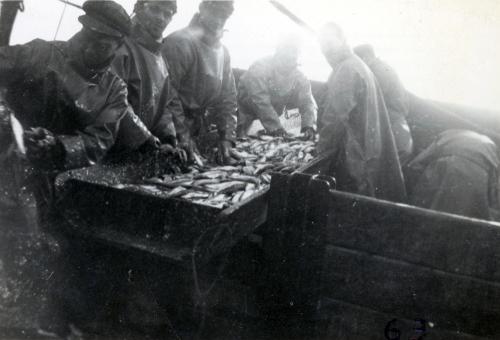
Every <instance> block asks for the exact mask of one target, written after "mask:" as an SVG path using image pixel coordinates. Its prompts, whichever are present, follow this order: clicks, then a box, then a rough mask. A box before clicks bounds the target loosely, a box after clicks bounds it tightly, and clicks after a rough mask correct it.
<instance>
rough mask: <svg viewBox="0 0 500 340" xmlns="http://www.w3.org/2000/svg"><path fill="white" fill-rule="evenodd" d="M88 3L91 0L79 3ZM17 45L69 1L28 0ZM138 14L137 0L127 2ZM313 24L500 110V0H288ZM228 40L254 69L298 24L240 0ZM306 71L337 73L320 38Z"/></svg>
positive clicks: (48, 32) (408, 74)
mask: <svg viewBox="0 0 500 340" xmlns="http://www.w3.org/2000/svg"><path fill="white" fill-rule="evenodd" d="M73 1H74V2H75V3H78V4H82V3H83V0H73ZM24 2H25V7H26V11H25V12H24V13H21V14H20V15H19V16H18V19H17V21H16V24H15V27H14V32H13V36H12V40H11V43H12V44H15V43H24V42H27V41H29V40H32V39H34V38H36V37H39V38H43V39H48V40H52V39H53V38H54V35H55V33H56V28H57V24H58V22H59V19H60V17H61V14H62V12H63V9H64V5H63V4H62V3H60V2H59V1H57V0H24ZM118 2H119V3H121V4H122V5H123V6H124V7H125V9H126V10H127V11H129V12H131V10H132V7H133V4H134V2H135V0H121V1H118ZM198 2H199V1H198V0H178V8H179V9H178V13H177V14H176V16H175V17H174V19H173V21H172V23H171V25H170V26H169V28H168V29H167V32H166V34H168V33H169V32H171V31H173V30H176V29H179V28H181V27H183V26H185V25H186V24H187V23H188V22H189V20H190V19H191V17H192V15H193V14H194V13H195V12H196V9H197V6H198ZM282 3H283V4H285V5H286V6H287V7H289V8H290V9H291V10H292V11H294V12H295V13H297V15H299V16H300V17H302V18H303V19H304V20H305V21H306V22H308V23H310V25H311V26H313V27H315V28H318V27H320V26H321V25H322V24H324V23H325V22H327V21H336V22H337V23H339V24H340V25H341V26H342V27H343V28H344V30H345V31H346V34H347V36H348V38H349V41H350V43H351V45H356V44H360V43H366V42H369V43H371V44H373V45H374V46H375V48H376V51H377V52H378V54H379V56H380V57H381V58H382V59H384V60H386V61H387V62H389V63H390V64H391V65H392V66H393V67H394V68H395V69H396V70H397V71H398V73H399V75H400V77H401V78H402V80H403V82H404V83H405V85H406V87H407V88H408V89H409V90H410V91H412V92H414V93H416V94H418V95H421V96H423V97H427V98H432V99H436V100H441V101H448V102H454V103H461V104H466V105H471V106H476V107H481V108H489V109H495V110H497V111H500V63H499V61H500V1H499V0H376V1H374V0H349V1H334V0H295V1H293V0H282ZM80 14H81V12H80V11H79V10H78V9H75V8H72V7H70V6H67V7H66V10H65V15H64V17H63V20H62V24H61V28H60V30H59V33H58V35H57V38H58V39H61V40H63V39H67V38H69V37H71V36H72V35H73V34H74V33H76V32H77V31H78V30H79V28H80V24H79V23H78V21H77V20H76V18H77V17H78V15H80ZM227 28H228V32H227V33H226V35H225V37H224V43H225V44H226V46H227V47H228V48H229V51H230V53H231V58H232V62H233V66H234V67H239V68H246V67H248V65H249V64H250V63H252V62H253V61H255V60H256V59H258V58H260V57H262V56H265V55H267V54H270V53H272V50H273V45H274V44H275V41H276V39H277V38H278V37H279V36H280V35H282V34H283V33H284V32H287V31H290V30H295V29H296V27H295V26H294V24H293V23H291V22H290V21H289V20H288V19H287V18H286V17H284V16H283V15H282V14H280V13H279V12H277V11H276V9H274V8H273V7H272V6H271V5H270V4H269V3H268V1H267V0H236V10H235V13H234V15H233V16H232V17H231V19H230V21H229V22H228V25H227ZM302 68H303V70H304V72H305V73H306V74H307V75H308V76H309V77H310V78H312V79H318V80H326V79H327V77H328V74H329V72H330V68H329V66H328V65H327V64H326V63H325V61H324V60H323V58H322V56H321V54H320V52H319V49H318V46H317V45H316V43H315V42H314V41H312V40H311V41H309V42H308V43H307V44H306V48H305V51H304V53H303V56H302Z"/></svg>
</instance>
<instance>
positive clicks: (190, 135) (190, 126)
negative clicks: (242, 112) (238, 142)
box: [163, 0, 238, 164]
mask: <svg viewBox="0 0 500 340" xmlns="http://www.w3.org/2000/svg"><path fill="white" fill-rule="evenodd" d="M233 10H234V3H233V1H209V0H202V1H201V3H200V5H199V12H198V13H196V14H195V15H194V17H193V19H192V20H191V22H190V24H189V25H188V26H187V27H186V28H183V29H181V30H179V31H176V32H174V33H172V34H170V35H169V36H168V37H167V38H166V39H165V40H164V42H163V53H164V56H165V57H166V59H167V62H168V64H169V66H170V69H169V70H170V73H171V77H172V85H173V86H174V88H175V89H176V90H177V92H178V94H179V98H180V100H181V102H182V107H183V113H184V114H183V115H182V116H181V117H179V118H176V117H174V124H175V128H176V132H177V137H178V140H179V143H180V146H181V147H182V148H184V149H185V150H186V151H187V153H188V155H189V157H190V158H192V156H193V154H195V153H196V152H197V147H198V148H201V147H202V146H203V147H205V146H207V144H209V143H207V140H208V139H207V138H208V137H207V136H208V132H209V127H210V118H211V117H209V112H210V114H211V115H213V121H214V123H215V125H216V126H217V131H218V138H217V139H218V143H217V149H218V151H217V154H216V158H217V161H218V162H219V163H224V164H229V163H234V160H235V158H238V156H237V155H236V154H235V153H234V151H233V147H234V138H235V128H236V117H235V114H236V109H237V100H236V86H235V81H234V76H233V72H232V69H231V62H230V57H229V52H228V51H227V49H226V47H225V46H223V45H222V44H221V39H222V36H223V33H224V26H225V24H226V21H227V19H229V17H230V16H231V14H232V13H233Z"/></svg>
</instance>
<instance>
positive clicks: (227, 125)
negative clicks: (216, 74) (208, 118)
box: [214, 48, 238, 141]
mask: <svg viewBox="0 0 500 340" xmlns="http://www.w3.org/2000/svg"><path fill="white" fill-rule="evenodd" d="M237 108H238V104H237V95H236V82H235V79H234V75H233V70H232V68H231V59H230V56H229V53H228V52H227V50H226V48H224V74H223V79H222V90H221V94H220V95H219V97H218V98H217V100H216V104H215V105H214V109H215V112H216V114H215V119H216V121H215V123H216V125H217V130H218V132H219V139H220V140H228V141H233V140H234V139H235V137H236V110H237Z"/></svg>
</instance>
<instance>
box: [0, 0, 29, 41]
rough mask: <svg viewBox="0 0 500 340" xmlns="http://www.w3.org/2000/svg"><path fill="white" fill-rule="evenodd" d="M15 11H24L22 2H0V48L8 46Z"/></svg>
mask: <svg viewBox="0 0 500 340" xmlns="http://www.w3.org/2000/svg"><path fill="white" fill-rule="evenodd" d="M17 11H21V12H22V11H24V3H23V1H22V0H0V46H6V45H8V44H9V41H10V34H11V33H12V27H13V26H14V21H15V20H16V15H17Z"/></svg>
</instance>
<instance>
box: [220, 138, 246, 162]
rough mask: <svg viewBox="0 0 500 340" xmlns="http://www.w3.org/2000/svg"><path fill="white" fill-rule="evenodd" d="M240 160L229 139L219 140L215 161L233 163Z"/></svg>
mask: <svg viewBox="0 0 500 340" xmlns="http://www.w3.org/2000/svg"><path fill="white" fill-rule="evenodd" d="M239 160H240V157H239V155H238V154H237V153H236V152H235V151H234V150H233V144H232V143H231V142H230V141H227V140H223V141H220V142H219V146H218V148H217V154H216V161H217V163H219V164H222V165H224V164H225V165H234V164H236V163H238V161H239Z"/></svg>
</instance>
